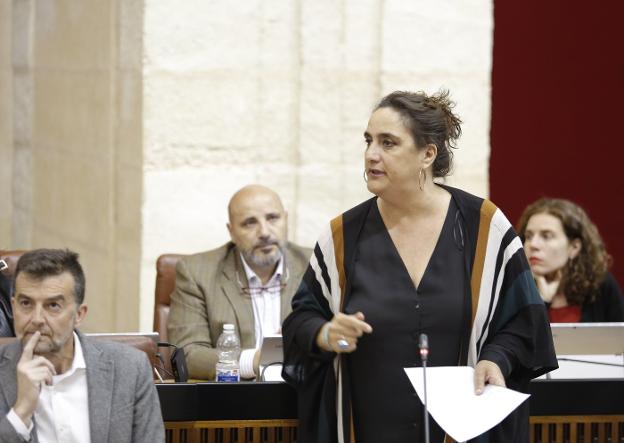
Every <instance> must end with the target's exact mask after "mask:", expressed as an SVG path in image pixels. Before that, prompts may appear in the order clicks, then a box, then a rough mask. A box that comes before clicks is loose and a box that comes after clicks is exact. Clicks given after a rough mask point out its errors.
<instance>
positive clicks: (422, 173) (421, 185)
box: [418, 168, 427, 191]
mask: <svg viewBox="0 0 624 443" xmlns="http://www.w3.org/2000/svg"><path fill="white" fill-rule="evenodd" d="M421 178H422V179H423V181H422V183H420V179H421ZM425 183H427V172H426V171H425V170H424V169H423V168H421V169H420V171H419V172H418V187H419V188H420V190H421V191H424V186H425Z"/></svg>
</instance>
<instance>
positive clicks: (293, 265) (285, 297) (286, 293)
mask: <svg viewBox="0 0 624 443" xmlns="http://www.w3.org/2000/svg"><path fill="white" fill-rule="evenodd" d="M289 255H290V254H289V250H288V245H287V246H286V247H285V248H284V273H287V275H288V280H287V281H286V287H285V288H284V290H283V291H282V293H281V308H280V309H281V312H280V318H281V321H282V323H284V320H285V319H286V317H288V314H290V312H291V311H292V306H291V301H292V297H293V295H294V294H295V292H296V291H297V289H298V288H299V283H301V277H299V276H300V275H301V274H302V273H301V264H300V263H297V262H296V261H295V260H289Z"/></svg>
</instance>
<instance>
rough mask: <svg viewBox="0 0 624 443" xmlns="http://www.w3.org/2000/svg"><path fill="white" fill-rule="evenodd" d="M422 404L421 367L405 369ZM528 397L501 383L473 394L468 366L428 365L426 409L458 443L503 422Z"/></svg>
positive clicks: (487, 386) (470, 370)
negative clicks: (430, 366)
mask: <svg viewBox="0 0 624 443" xmlns="http://www.w3.org/2000/svg"><path fill="white" fill-rule="evenodd" d="M405 372H406V373H407V376H408V377H409V379H410V381H411V382H412V385H414V389H416V393H417V394H418V396H419V397H420V399H421V401H422V402H423V403H424V398H425V397H424V389H423V385H424V384H423V370H422V368H405ZM528 397H529V395H528V394H522V393H520V392H516V391H512V390H511V389H507V388H502V387H500V386H493V385H486V386H485V389H484V390H483V393H482V394H481V395H476V394H475V393H474V369H473V368H471V367H466V366H460V367H446V366H441V367H440V366H439V367H432V368H427V409H428V410H429V413H430V414H431V416H432V417H433V418H434V420H435V421H436V422H437V423H438V424H439V425H440V427H442V429H444V431H445V432H446V433H447V434H449V435H450V436H451V437H453V439H455V440H456V441H458V442H463V441H466V440H470V439H471V438H474V437H476V436H478V435H480V434H483V433H484V432H485V431H487V430H489V429H491V428H493V427H494V426H496V425H497V424H498V423H500V422H501V421H503V419H504V418H505V417H507V416H508V415H509V414H510V413H511V412H512V411H513V410H514V409H516V408H517V407H518V406H520V404H521V403H522V402H523V401H525V400H526V399H527V398H528Z"/></svg>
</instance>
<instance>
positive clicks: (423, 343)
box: [418, 334, 429, 443]
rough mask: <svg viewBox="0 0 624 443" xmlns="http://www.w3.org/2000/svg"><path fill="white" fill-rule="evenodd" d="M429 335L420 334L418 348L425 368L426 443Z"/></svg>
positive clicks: (424, 412)
mask: <svg viewBox="0 0 624 443" xmlns="http://www.w3.org/2000/svg"><path fill="white" fill-rule="evenodd" d="M428 341H429V340H428V339H427V334H420V339H419V343H418V347H419V348H420V360H421V361H422V368H423V387H424V391H425V395H424V397H425V401H424V405H425V408H424V409H423V422H424V425H425V443H429V411H428V410H427V356H428V355H429V343H428Z"/></svg>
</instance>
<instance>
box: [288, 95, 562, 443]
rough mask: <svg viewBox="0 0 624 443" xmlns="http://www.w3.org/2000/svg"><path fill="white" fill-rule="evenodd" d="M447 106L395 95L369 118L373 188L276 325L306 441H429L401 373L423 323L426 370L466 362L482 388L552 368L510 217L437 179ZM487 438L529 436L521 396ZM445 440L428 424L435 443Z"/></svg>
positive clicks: (541, 311)
mask: <svg viewBox="0 0 624 443" xmlns="http://www.w3.org/2000/svg"><path fill="white" fill-rule="evenodd" d="M452 107H453V104H452V102H451V101H450V99H449V97H448V92H441V93H438V94H435V95H432V96H428V95H426V94H425V93H422V92H418V93H411V92H394V93H392V94H390V95H388V96H386V97H384V98H383V99H382V100H381V102H380V103H379V104H378V105H377V107H376V108H375V110H374V112H373V113H372V115H371V117H370V120H369V122H368V127H367V128H366V131H365V132H364V140H365V146H366V150H365V153H364V178H365V180H366V184H367V187H368V190H369V191H370V192H372V193H373V194H375V197H373V198H371V199H370V200H368V201H365V202H364V203H361V204H360V205H358V206H356V207H354V208H352V209H350V210H349V211H347V212H345V213H344V214H342V215H340V216H338V217H336V218H335V219H333V220H332V221H331V222H330V223H329V226H327V228H326V229H325V231H324V232H323V233H322V235H321V236H320V238H319V240H318V242H317V244H316V246H315V249H314V254H313V255H312V258H311V260H310V264H309V266H308V269H307V271H306V273H305V275H304V277H303V280H302V282H301V285H300V287H299V290H298V292H297V293H296V295H295V297H294V298H293V302H292V306H293V312H292V313H291V314H290V315H289V317H288V318H287V319H286V320H285V322H284V324H283V328H282V329H283V336H284V354H285V361H284V370H283V376H284V378H285V379H286V380H287V381H288V382H289V383H291V384H292V385H294V386H295V387H296V388H297V392H298V406H299V419H300V420H299V441H300V442H301V443H305V442H319V443H321V442H322V443H328V442H340V443H347V442H353V441H355V442H358V443H368V442H371V443H378V442H384V443H392V442H419V441H424V439H423V428H424V426H423V422H422V417H423V411H422V407H423V406H422V404H421V402H420V400H419V399H418V397H417V396H416V394H415V393H414V390H413V388H412V386H411V384H410V382H409V379H408V378H407V375H406V374H405V372H404V370H403V368H405V367H413V366H420V365H421V362H420V357H419V354H418V338H419V335H420V334H421V333H425V334H427V335H428V337H429V345H430V346H431V354H430V356H429V365H430V366H457V365H470V366H474V367H475V390H476V392H477V393H480V392H481V391H482V389H483V386H484V384H486V383H491V384H496V385H500V386H505V385H506V386H508V387H510V388H512V389H516V390H520V391H526V390H527V389H528V382H529V380H530V379H531V378H533V377H537V376H539V375H541V374H544V373H546V372H548V371H550V370H552V369H554V368H556V367H557V362H556V357H555V354H554V349H553V344H552V337H551V333H550V327H549V324H548V319H547V316H546V310H545V307H544V303H543V302H542V300H541V298H540V296H539V293H538V292H537V288H536V287H535V283H534V280H533V278H532V276H531V271H530V269H529V266H528V263H527V260H526V257H525V254H524V251H523V249H522V244H521V242H520V240H519V238H518V237H517V236H516V233H515V232H514V230H513V228H512V226H511V224H510V223H509V221H508V220H507V219H506V218H505V216H504V215H503V214H502V212H501V211H500V210H499V209H498V208H496V206H494V204H492V203H491V202H490V201H488V200H483V199H481V198H479V197H476V196H473V195H470V194H468V193H466V192H464V191H461V190H459V189H455V188H451V187H448V186H442V185H440V184H437V183H435V182H434V179H435V178H442V177H445V176H446V175H447V174H448V173H449V171H450V169H451V166H452V157H453V155H452V151H451V149H452V148H454V146H455V142H456V140H457V139H458V137H459V136H460V134H461V128H460V123H461V121H460V119H459V118H458V117H457V116H456V115H455V114H454V113H453V112H452ZM449 401H452V399H449ZM488 434H489V435H487V436H486V435H484V436H482V437H481V438H488V437H489V441H490V442H521V441H522V442H526V441H528V402H525V403H524V404H523V405H522V406H521V407H520V408H519V409H518V410H517V411H516V412H514V413H513V414H512V415H511V416H509V417H508V418H507V419H505V420H504V421H503V423H502V424H501V425H499V426H497V427H496V428H494V429H493V430H491V431H490V432H489V433H488ZM444 438H445V436H444V432H443V431H442V430H441V429H440V428H439V427H438V426H437V425H436V424H435V422H433V421H432V423H431V441H432V442H436V443H442V442H443V441H444ZM477 441H478V439H477ZM482 441H488V440H485V439H483V440H482Z"/></svg>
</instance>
